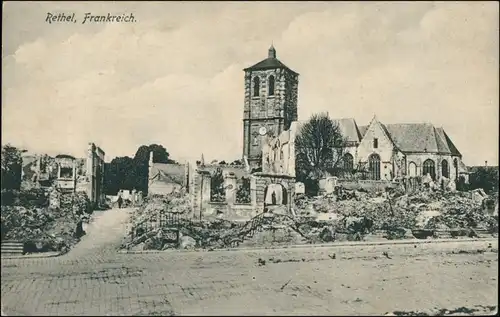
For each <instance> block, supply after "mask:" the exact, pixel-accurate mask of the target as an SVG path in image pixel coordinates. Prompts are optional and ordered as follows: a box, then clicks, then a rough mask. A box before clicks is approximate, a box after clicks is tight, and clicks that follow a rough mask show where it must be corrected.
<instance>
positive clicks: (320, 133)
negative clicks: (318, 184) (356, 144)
mask: <svg viewBox="0 0 500 317" xmlns="http://www.w3.org/2000/svg"><path fill="white" fill-rule="evenodd" d="M345 149H346V140H345V138H344V136H343V135H342V132H341V131H340V129H339V126H338V125H337V124H336V123H335V122H334V121H333V120H332V119H330V117H329V116H328V114H325V113H320V114H314V115H312V116H311V118H310V119H309V120H308V121H307V122H306V123H305V124H304V126H303V127H302V128H301V129H300V131H299V133H298V135H297V137H296V139H295V153H296V161H295V164H296V173H297V179H298V180H299V181H302V182H304V183H307V182H311V181H318V180H319V179H320V178H322V177H324V176H326V175H327V174H328V173H336V172H337V171H338V170H339V169H341V164H340V163H341V162H342V158H343V156H344V154H345ZM306 188H307V184H306Z"/></svg>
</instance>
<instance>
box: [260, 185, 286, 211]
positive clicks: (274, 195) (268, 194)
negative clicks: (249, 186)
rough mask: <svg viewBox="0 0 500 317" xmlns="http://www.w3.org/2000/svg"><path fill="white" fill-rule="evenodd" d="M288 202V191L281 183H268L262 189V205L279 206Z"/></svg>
mask: <svg viewBox="0 0 500 317" xmlns="http://www.w3.org/2000/svg"><path fill="white" fill-rule="evenodd" d="M287 204H288V191H287V190H286V188H285V186H283V185H282V184H275V183H273V184H269V185H267V186H266V188H265V189H264V205H266V206H279V205H287Z"/></svg>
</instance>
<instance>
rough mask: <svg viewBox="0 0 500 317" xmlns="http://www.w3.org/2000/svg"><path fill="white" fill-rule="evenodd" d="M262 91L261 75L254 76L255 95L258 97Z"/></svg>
mask: <svg viewBox="0 0 500 317" xmlns="http://www.w3.org/2000/svg"><path fill="white" fill-rule="evenodd" d="M259 92H260V79H259V77H254V79H253V96H254V97H258V96H259Z"/></svg>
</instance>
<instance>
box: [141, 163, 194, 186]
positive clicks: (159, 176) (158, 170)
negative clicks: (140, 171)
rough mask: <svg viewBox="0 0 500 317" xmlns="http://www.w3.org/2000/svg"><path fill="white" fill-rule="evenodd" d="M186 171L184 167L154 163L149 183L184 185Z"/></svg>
mask: <svg viewBox="0 0 500 317" xmlns="http://www.w3.org/2000/svg"><path fill="white" fill-rule="evenodd" d="M184 171H185V170H184V165H180V164H164V163H153V166H152V167H151V171H150V174H149V181H150V182H162V183H169V184H170V183H175V184H180V185H184Z"/></svg>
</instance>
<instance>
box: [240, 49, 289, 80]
mask: <svg viewBox="0 0 500 317" xmlns="http://www.w3.org/2000/svg"><path fill="white" fill-rule="evenodd" d="M273 68H284V69H286V70H288V71H290V72H292V73H294V74H296V75H298V73H297V72H295V71H293V70H291V69H290V68H289V67H288V66H286V65H285V64H283V63H282V62H281V61H280V60H279V59H277V58H276V49H275V48H274V46H273V45H271V47H270V48H269V51H268V56H267V58H266V59H264V60H262V61H260V62H258V63H257V64H255V65H253V66H250V67H248V68H245V69H244V71H248V70H265V69H273Z"/></svg>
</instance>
